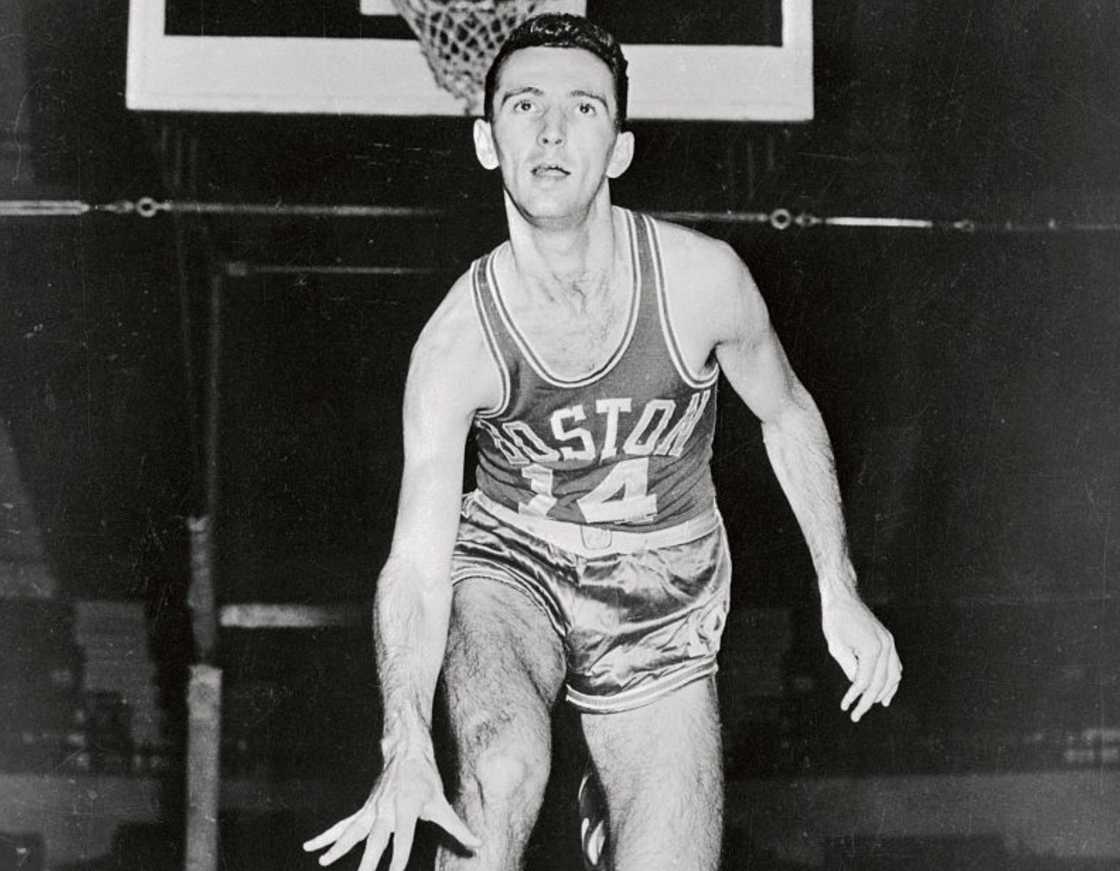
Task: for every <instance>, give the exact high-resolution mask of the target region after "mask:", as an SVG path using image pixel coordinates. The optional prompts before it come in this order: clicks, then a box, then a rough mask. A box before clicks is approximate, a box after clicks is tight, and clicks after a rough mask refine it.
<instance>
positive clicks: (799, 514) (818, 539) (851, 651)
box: [713, 251, 902, 721]
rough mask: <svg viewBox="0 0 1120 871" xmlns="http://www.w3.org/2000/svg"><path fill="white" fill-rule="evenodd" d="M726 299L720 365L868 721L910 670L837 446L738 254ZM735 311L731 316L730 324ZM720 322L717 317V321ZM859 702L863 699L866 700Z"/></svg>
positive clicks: (846, 702) (847, 702) (851, 694)
mask: <svg viewBox="0 0 1120 871" xmlns="http://www.w3.org/2000/svg"><path fill="white" fill-rule="evenodd" d="M726 253H727V256H728V257H730V258H733V262H732V263H730V264H729V267H728V273H729V275H728V280H726V281H724V282H720V283H721V284H724V285H725V286H726V289H725V292H720V293H719V295H720V296H721V297H724V299H722V300H721V302H724V303H725V304H726V305H725V306H724V314H723V315H722V316H721V320H722V321H723V323H724V327H723V330H724V335H722V336H720V337H718V338H717V340H716V342H715V353H716V357H717V358H718V360H719V363H720V367H721V368H722V369H723V372H724V374H725V375H726V376H727V379H728V381H729V382H730V383H731V386H732V387H733V388H734V390H735V392H736V393H737V394H738V395H739V397H740V398H741V399H742V400H743V401H744V402H745V403H746V404H747V405H748V406H749V407H750V409H751V410H752V411H753V412H754V413H755V415H757V416H758V418H759V419H760V420H761V422H762V434H763V439H764V441H765V444H766V452H767V455H768V456H769V458H770V463H771V465H772V466H773V468H774V473H775V475H776V476H777V478H778V482H779V483H780V484H781V487H782V491H783V492H784V493H785V495H786V498H787V499H788V500H789V504H790V507H791V508H792V509H793V513H794V516H795V517H796V518H797V522H798V525H799V526H800V527H801V532H802V534H803V535H804V536H805V541H806V543H807V544H808V546H809V552H810V554H811V556H812V559H813V567H814V569H815V570H816V573H817V582H818V585H819V588H820V595H821V621H822V627H823V630H824V634H825V639H826V641H827V642H828V649H829V652H830V653H831V654H832V656H833V658H834V659H835V660H836V661H837V662H838V663H839V665H840V667H841V668H842V669H843V670H844V673H845V674H846V675H847V677H848V679H849V680H850V681H851V682H852V685H851V687H850V688H849V689H848V692H847V693H846V694H845V695H844V699H843V701H842V702H841V708H842V709H843V710H845V711H847V710H848V709H849V708H851V707H852V705H853V703H854V704H855V707H854V708H852V711H851V717H852V720H853V721H858V720H859V719H860V718H861V717H862V716H863V715H864V714H865V713H866V712H867V710H868V709H869V708H870V707H871V705H873V704H874V703H876V702H879V703H881V704H882V705H884V706H886V705H889V704H890V701H891V699H892V698H893V697H894V694H895V692H896V691H897V689H898V684H899V680H900V679H901V675H902V664H901V663H900V662H899V658H898V654H897V652H896V651H895V646H894V638H893V637H892V636H891V634H890V632H888V631H887V629H886V628H885V627H884V626H883V624H882V623H880V622H879V620H878V619H877V618H876V617H875V615H874V614H872V613H871V610H870V609H869V608H868V607H867V606H866V605H865V604H864V603H863V600H862V599H861V598H860V596H859V593H858V592H857V588H856V586H857V585H856V573H855V569H854V568H853V566H852V562H851V558H850V557H849V554H848V543H847V534H846V532H845V528H844V514H843V510H842V507H841V503H840V487H839V485H838V483H837V480H836V470H835V464H834V462H833V455H832V446H831V444H830V442H829V438H828V431H827V430H826V429H825V425H824V421H823V419H822V418H821V414H820V411H818V409H817V406H816V403H815V402H813V398H812V397H811V396H810V395H809V392H808V391H807V390H806V389H805V387H804V386H803V385H802V384H801V382H800V381H799V380H798V378H797V375H796V374H794V372H793V369H792V367H791V366H790V364H789V360H788V358H787V357H786V354H785V350H784V349H783V348H782V345H781V342H780V341H779V340H778V337H777V335H776V334H775V333H774V330H773V327H772V326H771V324H770V317H769V314H768V312H767V310H766V304H765V302H764V301H763V299H762V295H761V294H760V293H759V291H758V288H757V286H756V285H755V283H754V280H753V279H752V278H751V275H750V273H749V272H748V271H747V268H746V267H745V266H744V265H743V264H742V262H741V261H739V259H738V257H737V256H735V255H734V254H733V253H732V252H730V251H728V252H726ZM727 313H730V315H731V317H730V319H725V318H726V314H727ZM713 320H714V319H713ZM857 699H858V702H857Z"/></svg>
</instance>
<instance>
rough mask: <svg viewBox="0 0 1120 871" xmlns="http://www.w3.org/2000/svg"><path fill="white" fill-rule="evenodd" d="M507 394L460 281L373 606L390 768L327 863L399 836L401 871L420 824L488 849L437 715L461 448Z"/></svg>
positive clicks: (396, 857)
mask: <svg viewBox="0 0 1120 871" xmlns="http://www.w3.org/2000/svg"><path fill="white" fill-rule="evenodd" d="M499 389H500V387H499V385H498V380H497V375H496V370H495V367H494V366H493V364H492V363H491V362H490V361H489V357H488V354H487V351H486V347H485V343H484V340H483V337H482V334H481V330H480V327H479V325H478V323H477V319H476V316H475V313H474V309H473V305H472V303H471V299H470V288H469V285H467V284H466V282H465V280H463V279H460V281H459V282H458V283H457V284H456V286H455V287H454V288H452V291H451V293H449V294H448V297H447V299H446V300H445V301H444V303H443V304H442V305H441V306H440V308H439V310H437V312H436V313H435V314H434V315H433V316H432V319H431V320H430V321H429V322H428V324H427V326H425V328H424V330H423V332H422V333H421V335H420V338H419V339H418V341H417V343H416V345H415V347H414V348H413V351H412V357H411V360H410V364H409V372H408V380H407V382H406V385H405V398H404V413H403V426H404V467H403V471H402V476H401V489H400V497H399V502H398V507H397V518H396V524H395V527H394V531H393V541H392V546H391V548H390V552H389V558H388V559H387V560H386V563H385V566H384V568H383V569H382V571H381V573H380V575H379V577H378V581H377V590H376V593H375V596H374V610H373V629H374V651H375V654H376V658H377V672H378V678H379V683H380V687H381V701H382V710H383V713H384V728H383V732H382V742H381V749H382V757H383V762H384V764H383V767H382V771H381V774H380V776H379V777H378V780H377V783H376V784H375V785H374V788H373V790H372V791H371V793H370V796H369V798H368V799H367V801H366V803H365V804H364V805H363V806H362V808H361V809H359V810H358V811H357V812H356V813H354V814H353V815H351V816H350V817H347V818H346V819H344V820H342V821H341V822H339V823H337V824H336V825H335V826H333V827H331V828H330V829H328V830H327V831H326V832H324V833H323V834H321V835H319V836H318V837H316V838H313V839H311V840H310V841H308V842H307V843H306V844H304V849H306V850H319V849H322V848H323V847H328V846H329V848H330V849H328V850H327V852H326V853H324V854H323V855H322V856H321V857H320V859H319V862H320V864H322V865H327V864H330V863H332V862H334V861H335V859H337V858H339V857H340V856H342V855H344V854H345V853H347V852H349V850H350V849H351V848H353V847H354V846H355V845H356V844H357V843H359V842H360V841H362V840H363V839H365V840H366V848H365V851H364V854H363V857H362V863H361V866H360V868H361V871H367V869H368V871H373V869H374V868H375V867H376V866H377V863H378V861H379V860H380V858H381V854H382V853H383V852H384V850H385V848H386V846H387V845H388V841H389V838H390V836H391V837H392V838H393V841H394V843H393V861H392V866H391V867H392V869H393V871H400V869H403V868H404V865H405V862H406V861H407V859H408V854H409V852H410V850H411V845H412V837H413V831H414V828H415V825H416V822H417V820H418V819H427V820H431V821H432V822H435V823H437V824H439V825H440V826H442V827H443V828H444V829H446V830H447V831H448V832H449V833H450V834H452V835H453V836H455V838H456V839H458V840H459V841H460V842H461V843H462V844H463V845H464V846H467V847H476V846H478V844H479V842H478V839H477V838H476V837H475V836H474V835H473V834H472V833H471V832H470V831H469V830H468V829H467V827H466V826H465V825H464V824H463V822H462V821H461V820H460V819H459V818H458V817H457V816H456V815H455V813H454V811H453V810H452V809H451V807H450V805H449V804H448V803H447V800H446V799H445V797H444V794H443V785H442V783H441V781H440V779H439V773H438V771H437V769H436V765H435V759H434V752H433V748H432V739H431V718H432V704H433V697H434V695H435V688H436V682H437V679H438V677H439V672H440V668H441V666H442V664H443V655H444V649H445V647H446V643H447V629H448V621H449V618H450V612H451V595H452V590H451V582H450V573H451V553H452V549H453V547H454V543H455V535H456V531H457V529H458V521H459V503H460V497H461V495H462V480H463V457H464V443H465V441H466V437H467V434H468V431H469V428H470V422H471V418H472V417H473V415H474V412H475V411H476V410H477V409H478V408H482V407H486V406H488V405H491V404H493V402H494V397H495V395H496V394H495V391H497V390H499Z"/></svg>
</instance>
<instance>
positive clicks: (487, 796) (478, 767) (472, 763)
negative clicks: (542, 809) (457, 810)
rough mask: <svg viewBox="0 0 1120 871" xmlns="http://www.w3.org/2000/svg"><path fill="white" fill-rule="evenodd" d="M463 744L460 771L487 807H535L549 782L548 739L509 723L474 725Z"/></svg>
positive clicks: (490, 722)
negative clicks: (521, 805)
mask: <svg viewBox="0 0 1120 871" xmlns="http://www.w3.org/2000/svg"><path fill="white" fill-rule="evenodd" d="M463 738H464V739H465V740H462V741H461V742H460V747H459V752H460V760H459V763H460V764H459V768H460V771H461V773H462V775H463V777H464V781H465V782H464V785H467V784H469V785H470V786H471V787H473V789H474V790H476V791H477V792H478V793H479V796H480V798H482V800H483V801H485V802H486V803H488V804H514V805H516V804H518V803H521V804H524V805H526V806H535V803H536V802H538V801H540V798H541V797H542V796H543V795H544V789H545V786H546V785H547V783H548V772H549V754H550V748H549V741H548V736H547V735H544V736H540V735H533V734H529V733H528V731H527V730H524V729H517V728H515V727H514V726H513V724H511V723H509V722H508V721H507V722H500V721H499V722H495V721H492V720H491V721H487V722H481V723H478V724H476V725H475V727H474V728H472V729H470V730H469V731H468V734H467V735H464V736H463Z"/></svg>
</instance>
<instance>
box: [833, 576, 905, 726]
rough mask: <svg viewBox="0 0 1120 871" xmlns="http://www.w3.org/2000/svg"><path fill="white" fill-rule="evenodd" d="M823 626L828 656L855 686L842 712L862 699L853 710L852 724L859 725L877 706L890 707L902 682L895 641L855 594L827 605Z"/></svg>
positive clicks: (845, 696)
mask: <svg viewBox="0 0 1120 871" xmlns="http://www.w3.org/2000/svg"><path fill="white" fill-rule="evenodd" d="M821 623H822V626H823V629H824V637H825V640H826V641H827V642H828V652H829V653H831V654H832V658H833V659H835V660H836V661H837V662H838V663H839V664H840V668H842V669H843V670H844V674H846V675H847V676H848V680H850V681H851V682H852V685H851V687H849V689H848V692H847V693H845V694H844V699H843V701H841V702H840V709H841V710H843V711H847V710H848V708H849V707H851V705H852V703H853V702H855V701H856V699H859V703H858V704H856V706H855V708H854V709H853V710H852V722H853V723H858V722H859V720H860V717H862V716H863V715H864V714H866V713H867V711H868V709H869V708H870V707H871V706H872V705H873V704H875V703H876V702H879V704H881V705H882V706H883V707H884V708H885V707H887V706H888V705H889V704H890V703H891V699H893V698H894V694H895V693H896V692H897V691H898V683H899V681H900V680H901V679H902V663H901V662H900V661H899V658H898V653H897V652H896V651H895V649H894V637H893V636H892V635H891V634H890V632H888V631H887V629H886V627H885V626H883V624H882V623H880V622H879V620H878V619H877V618H876V617H875V615H874V614H872V613H871V610H870V609H869V608H868V607H867V606H866V605H865V604H863V601H862V600H861V599H860V598H859V597H858V596H856V595H855V594H854V593H853V594H851V595H837V596H834V597H829V598H828V599H827V600H826V601H823V602H822V604H821Z"/></svg>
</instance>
